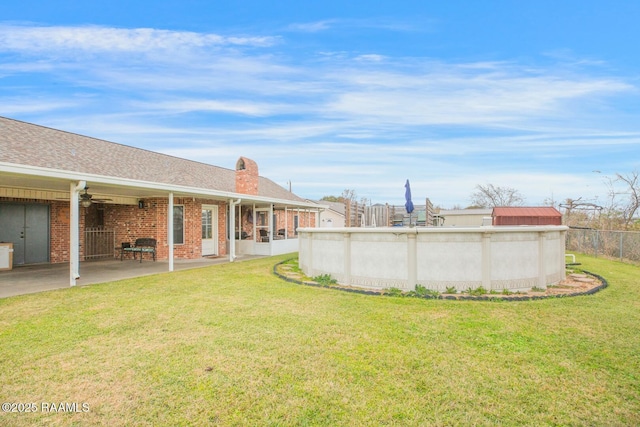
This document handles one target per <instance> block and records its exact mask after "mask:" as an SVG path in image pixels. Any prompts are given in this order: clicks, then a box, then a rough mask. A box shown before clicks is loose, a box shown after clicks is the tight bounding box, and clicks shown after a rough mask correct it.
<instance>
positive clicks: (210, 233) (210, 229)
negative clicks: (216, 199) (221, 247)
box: [202, 205, 218, 256]
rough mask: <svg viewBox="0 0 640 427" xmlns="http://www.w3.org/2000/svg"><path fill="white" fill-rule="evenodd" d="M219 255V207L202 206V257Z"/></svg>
mask: <svg viewBox="0 0 640 427" xmlns="http://www.w3.org/2000/svg"><path fill="white" fill-rule="evenodd" d="M207 255H218V207H217V206H215V205H202V256H207Z"/></svg>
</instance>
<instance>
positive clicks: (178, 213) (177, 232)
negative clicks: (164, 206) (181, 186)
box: [173, 206, 184, 245]
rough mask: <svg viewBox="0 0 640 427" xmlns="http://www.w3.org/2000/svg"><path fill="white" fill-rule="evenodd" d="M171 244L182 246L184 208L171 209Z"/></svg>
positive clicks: (175, 207)
mask: <svg viewBox="0 0 640 427" xmlns="http://www.w3.org/2000/svg"><path fill="white" fill-rule="evenodd" d="M173 244H174V245H182V244H184V206H174V207H173Z"/></svg>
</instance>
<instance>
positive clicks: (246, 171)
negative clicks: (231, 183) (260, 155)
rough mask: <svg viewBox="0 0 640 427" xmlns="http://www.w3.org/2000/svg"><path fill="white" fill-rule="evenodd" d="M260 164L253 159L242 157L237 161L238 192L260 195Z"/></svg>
mask: <svg viewBox="0 0 640 427" xmlns="http://www.w3.org/2000/svg"><path fill="white" fill-rule="evenodd" d="M258 177H259V175H258V165H257V164H256V162H254V161H253V160H251V159H247V158H246V157H240V158H239V159H238V161H237V162H236V193H241V194H249V195H252V196H257V195H258V180H259V178H258Z"/></svg>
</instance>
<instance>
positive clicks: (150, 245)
mask: <svg viewBox="0 0 640 427" xmlns="http://www.w3.org/2000/svg"><path fill="white" fill-rule="evenodd" d="M125 253H132V254H133V259H136V258H137V254H138V253H139V254H140V262H142V254H144V253H148V254H151V255H152V256H153V260H154V261H155V260H156V239H151V238H148V237H143V238H140V239H136V242H135V244H134V245H133V246H131V243H130V242H123V243H122V247H121V248H120V261H122V260H123V258H124V254H125Z"/></svg>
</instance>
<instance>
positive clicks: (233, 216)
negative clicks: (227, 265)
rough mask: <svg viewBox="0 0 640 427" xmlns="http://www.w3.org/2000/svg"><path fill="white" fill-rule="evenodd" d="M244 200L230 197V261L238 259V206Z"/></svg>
mask: <svg viewBox="0 0 640 427" xmlns="http://www.w3.org/2000/svg"><path fill="white" fill-rule="evenodd" d="M240 202H242V199H238V200H236V201H235V202H234V201H233V199H229V262H233V261H234V260H235V259H236V206H237V205H239V204H240Z"/></svg>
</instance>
